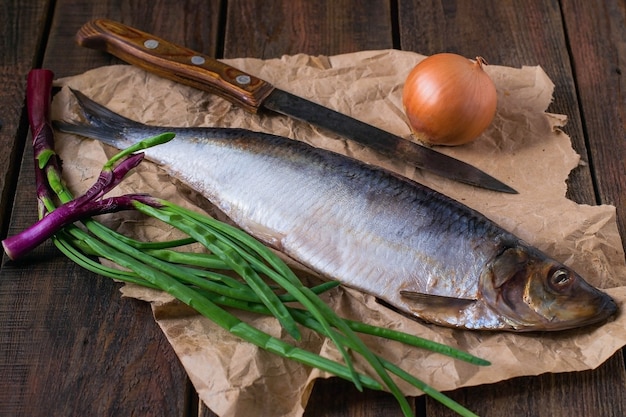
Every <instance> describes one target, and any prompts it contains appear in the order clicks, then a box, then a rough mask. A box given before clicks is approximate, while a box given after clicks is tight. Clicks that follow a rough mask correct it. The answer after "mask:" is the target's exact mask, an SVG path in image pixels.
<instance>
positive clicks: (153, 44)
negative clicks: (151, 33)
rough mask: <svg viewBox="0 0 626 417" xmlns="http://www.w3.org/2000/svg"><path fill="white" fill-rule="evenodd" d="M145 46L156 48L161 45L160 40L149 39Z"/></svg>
mask: <svg viewBox="0 0 626 417" xmlns="http://www.w3.org/2000/svg"><path fill="white" fill-rule="evenodd" d="M143 46H145V47H146V48H148V49H156V48H157V47H158V46H159V41H157V40H156V39H148V40H147V41H145V42H144V43H143Z"/></svg>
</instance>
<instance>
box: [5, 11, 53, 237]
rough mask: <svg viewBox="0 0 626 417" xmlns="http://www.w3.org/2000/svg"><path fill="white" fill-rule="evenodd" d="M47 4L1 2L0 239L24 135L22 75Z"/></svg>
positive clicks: (32, 57)
mask: <svg viewBox="0 0 626 417" xmlns="http://www.w3.org/2000/svg"><path fill="white" fill-rule="evenodd" d="M24 3H27V5H28V7H24ZM48 3H49V2H48V1H47V0H29V1H27V2H24V1H18V0H5V1H4V2H3V4H2V13H0V51H2V53H0V85H2V89H1V90H0V102H1V103H2V106H0V149H2V152H0V238H2V237H3V236H5V235H6V231H7V227H8V214H9V211H10V209H11V202H12V200H13V195H12V194H13V191H14V188H15V182H16V181H17V173H18V170H17V167H18V166H19V161H20V159H21V154H22V150H23V149H24V145H23V143H22V142H21V141H20V139H22V138H23V137H24V136H25V135H26V130H25V126H26V124H25V123H24V122H25V119H24V118H23V117H24V112H23V110H24V92H25V89H26V75H27V74H28V71H29V70H30V69H31V68H32V67H33V66H34V65H35V63H36V61H37V59H38V52H39V45H40V43H41V39H42V36H43V33H44V30H45V23H46V16H47V15H46V10H47V8H48Z"/></svg>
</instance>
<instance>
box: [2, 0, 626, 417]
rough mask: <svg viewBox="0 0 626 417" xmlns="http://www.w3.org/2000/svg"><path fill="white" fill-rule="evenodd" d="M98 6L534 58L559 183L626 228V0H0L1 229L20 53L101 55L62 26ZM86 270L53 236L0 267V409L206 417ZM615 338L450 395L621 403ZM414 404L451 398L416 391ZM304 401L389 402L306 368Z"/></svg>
mask: <svg viewBox="0 0 626 417" xmlns="http://www.w3.org/2000/svg"><path fill="white" fill-rule="evenodd" d="M96 17H107V18H109V19H112V20H117V21H121V22H123V23H125V24H128V25H131V26H135V27H137V28H140V29H143V30H145V31H148V32H152V33H156V34H159V35H160V36H162V37H164V38H168V39H170V40H172V41H174V42H177V43H180V44H184V45H186V46H188V47H190V48H192V49H195V50H198V51H202V52H204V53H207V54H210V55H213V56H216V57H225V58H233V57H259V58H273V57H278V56H280V55H282V54H294V53H300V52H302V53H307V54H312V55H317V54H323V55H332V54H339V53H347V52H354V51H359V50H366V49H385V48H397V49H404V50H410V51H416V52H419V53H422V54H426V55H428V54H433V53H437V52H442V51H450V52H456V53H459V54H462V55H465V56H467V57H474V56H477V55H482V56H485V57H486V58H487V59H488V60H489V61H490V62H491V63H493V64H498V65H506V66H513V67H518V66H522V65H541V66H542V67H543V68H544V69H545V71H546V72H547V73H548V75H549V76H550V77H551V79H552V80H553V81H554V82H555V84H556V88H555V93H554V102H553V103H552V105H551V106H550V108H549V111H551V112H554V113H562V114H566V115H567V116H568V117H569V122H568V124H567V126H566V127H565V130H566V131H567V133H568V134H569V135H570V136H571V138H572V141H573V144H574V148H575V149H576V150H577V151H578V152H579V153H580V154H581V155H582V159H583V160H584V161H585V162H587V163H586V164H584V165H583V166H581V167H579V168H577V169H576V170H574V172H573V173H572V176H571V178H570V180H569V186H570V188H569V196H570V198H572V199H573V200H575V201H577V202H581V203H588V204H592V205H593V204H601V203H607V204H613V205H615V206H617V216H618V223H619V228H620V232H621V234H622V236H626V175H624V171H625V169H626V162H625V161H626V124H625V123H626V97H624V95H623V94H624V93H623V86H624V84H625V83H626V76H625V75H623V74H622V71H623V68H626V24H625V21H626V2H623V1H618V0H606V1H589V0H561V1H557V0H546V1H524V2H522V1H513V0H510V1H505V0H483V1H459V2H457V1H426V0H392V1H389V0H370V1H349V0H315V1H298V0H230V1H220V0H152V1H147V0H133V1H113V0H98V1H90V0H56V1H45V0H3V7H2V12H1V14H0V23H1V25H0V31H1V32H0V33H1V34H0V45H1V47H0V62H1V69H0V77H1V81H2V82H1V84H0V85H1V86H2V91H0V103H1V104H0V123H1V124H2V127H1V128H0V146H1V148H2V150H3V151H2V152H1V153H0V224H1V228H0V237H2V238H4V237H6V236H7V233H8V234H13V233H16V232H18V231H20V230H21V229H23V228H24V227H26V226H27V225H29V224H31V223H32V222H34V221H35V220H36V204H35V199H34V196H35V190H34V175H33V169H32V163H31V158H32V157H31V150H30V147H29V144H28V142H29V141H30V137H29V135H28V126H27V123H26V116H25V107H24V97H25V84H26V83H25V78H26V74H27V73H28V71H29V70H30V69H31V68H35V67H44V68H48V69H51V70H53V71H54V72H55V74H56V76H57V77H63V76H69V75H74V74H78V73H81V72H83V71H85V70H88V69H91V68H95V67H98V66H102V65H107V64H111V63H119V61H117V60H116V59H114V58H112V57H111V56H109V55H106V54H103V53H99V52H95V51H92V50H87V49H84V48H80V47H78V46H76V45H75V43H74V40H73V37H74V34H75V33H76V31H77V30H78V28H79V27H80V26H81V25H82V24H84V23H85V22H87V21H88V20H90V19H92V18H96ZM118 288H119V287H118V285H116V284H114V283H112V282H111V281H110V280H109V279H106V278H101V277H98V276H94V275H91V274H89V273H86V272H85V271H84V270H82V269H81V268H79V267H77V266H75V265H74V264H73V263H72V262H70V261H68V260H66V259H65V258H64V257H63V256H62V255H60V254H59V252H58V251H57V250H56V249H55V248H54V247H53V246H52V245H50V244H45V245H43V246H42V247H39V248H38V249H37V250H35V251H34V252H33V253H32V254H31V255H29V256H28V257H27V258H26V259H25V260H23V261H20V262H10V261H8V259H7V258H6V256H5V257H4V258H3V260H2V269H1V270H0V415H1V416H29V417H34V416H47V417H48V416H131V415H137V416H168V417H175V416H196V415H201V416H214V414H212V412H211V411H210V410H208V409H206V407H204V406H202V405H201V404H199V403H198V400H197V397H196V395H195V393H194V390H193V387H192V386H191V384H190V383H189V381H188V379H187V377H186V375H185V372H184V370H183V369H182V367H181V365H180V364H179V362H178V360H177V358H176V356H175V355H174V353H173V351H172V349H171V347H170V346H169V344H168V342H167V341H166V340H165V338H164V337H163V335H162V334H161V332H160V330H159V328H158V327H157V325H156V324H155V322H154V320H153V318H152V316H151V313H150V308H149V306H148V305H147V304H146V303H143V302H140V301H137V300H134V299H123V298H121V297H120V294H119V292H118ZM625 388H626V370H625V368H624V359H623V352H618V353H617V354H615V355H614V356H613V357H612V358H611V359H610V360H608V361H607V362H606V363H605V364H603V365H602V366H600V368H599V369H597V370H593V371H587V372H580V373H571V374H557V375H554V374H550V375H544V376H539V377H525V378H517V379H514V380H511V381H506V382H502V383H498V384H494V385H488V386H480V387H474V388H468V389H460V390H457V391H455V392H452V393H450V395H451V396H452V397H453V398H455V399H457V400H458V401H460V402H461V403H462V404H464V405H466V406H468V407H469V408H470V409H472V410H474V411H476V412H477V413H478V414H480V415H482V416H616V417H618V416H619V417H623V416H624V415H626V389H625ZM412 401H413V402H414V404H415V414H416V416H429V417H431V416H448V415H453V413H451V412H450V411H448V410H447V409H445V408H443V407H442V406H440V405H439V404H437V403H436V402H434V401H431V400H429V399H424V398H422V397H420V398H416V399H412ZM306 415H307V416H311V417H313V416H316V417H320V416H344V417H357V416H358V417H370V416H399V415H400V413H399V410H398V408H397V406H396V404H395V402H394V400H393V399H392V398H391V397H390V396H389V395H387V394H384V393H374V392H369V391H368V392H365V393H358V392H357V391H356V390H355V389H353V388H352V387H351V386H350V384H349V383H347V382H343V381H340V380H337V379H332V380H329V381H323V382H320V383H318V384H317V385H316V387H315V390H314V392H313V396H312V399H311V401H310V405H309V407H308V408H307V412H306Z"/></svg>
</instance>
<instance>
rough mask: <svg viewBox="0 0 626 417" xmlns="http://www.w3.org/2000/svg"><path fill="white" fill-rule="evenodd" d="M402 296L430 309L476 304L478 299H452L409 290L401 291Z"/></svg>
mask: <svg viewBox="0 0 626 417" xmlns="http://www.w3.org/2000/svg"><path fill="white" fill-rule="evenodd" d="M400 295H401V296H402V297H405V298H408V299H410V300H412V301H415V302H417V303H419V304H422V305H424V306H428V307H451V306H453V305H467V304H472V303H475V302H476V299H473V298H459V297H450V296H447V295H435V294H426V293H422V292H417V291H408V290H400Z"/></svg>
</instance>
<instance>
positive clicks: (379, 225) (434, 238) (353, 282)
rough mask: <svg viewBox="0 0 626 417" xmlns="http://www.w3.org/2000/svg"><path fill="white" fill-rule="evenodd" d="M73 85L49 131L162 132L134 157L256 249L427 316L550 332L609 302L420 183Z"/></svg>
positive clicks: (128, 137)
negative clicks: (103, 98) (208, 206)
mask: <svg viewBox="0 0 626 417" xmlns="http://www.w3.org/2000/svg"><path fill="white" fill-rule="evenodd" d="M72 93H73V94H74V96H75V97H76V99H77V102H78V107H79V114H82V117H80V119H81V120H80V121H54V126H55V128H57V129H58V130H60V131H62V132H66V133H71V134H75V135H79V136H82V137H86V138H92V139H96V140H99V141H101V142H103V143H105V144H107V145H110V146H112V147H115V148H118V149H124V148H126V147H128V146H130V145H132V144H134V143H136V142H138V141H140V140H142V139H145V138H147V137H150V136H154V135H157V134H160V133H164V132H172V133H174V134H175V135H176V136H175V138H174V139H173V140H172V141H170V142H168V143H166V144H163V145H159V146H156V147H153V148H149V149H147V150H145V154H146V158H148V159H149V160H151V161H153V162H154V163H156V164H158V165H159V166H160V167H161V168H162V169H164V170H165V171H166V172H167V173H168V174H169V175H171V176H172V177H175V178H177V179H178V180H180V181H181V182H182V183H183V184H185V185H187V186H189V187H191V188H192V189H194V190H196V191H197V192H199V193H200V194H201V195H202V196H204V197H205V198H206V199H207V200H208V201H209V202H211V203H212V204H213V205H215V206H216V207H217V208H218V209H219V210H221V211H222V212H223V213H225V214H226V215H227V216H228V217H229V218H230V219H231V220H232V221H233V222H234V223H235V224H237V225H238V227H240V228H241V229H243V230H245V231H246V232H248V233H249V234H251V235H252V236H254V237H255V238H257V239H259V240H260V241H262V242H263V243H264V244H266V245H267V246H269V247H272V248H275V249H277V250H278V251H281V252H283V253H284V254H285V255H287V256H288V257H290V258H292V259H294V260H296V261H297V262H299V263H301V264H303V265H305V266H306V267H308V268H310V269H311V270H313V271H315V272H317V273H318V274H320V275H321V276H322V277H324V278H325V279H329V280H337V281H339V282H340V283H341V284H342V285H344V286H347V287H351V288H354V289H357V290H359V291H362V292H364V293H367V294H370V295H372V296H374V297H376V299H378V300H380V301H381V304H382V305H385V306H389V307H390V308H393V309H394V310H396V311H398V312H399V313H402V314H405V315H408V316H410V317H413V318H415V319H417V320H421V321H422V322H425V323H426V324H429V323H430V324H434V325H440V326H446V327H451V328H456V329H467V330H485V331H511V332H528V331H558V330H566V329H572V328H577V327H582V326H587V325H591V324H596V323H600V322H603V321H606V320H608V319H609V318H610V317H611V316H613V315H614V314H615V313H616V312H617V310H618V306H617V304H616V303H615V301H614V300H613V299H612V298H611V297H610V296H609V295H608V294H606V293H605V292H603V291H601V290H599V289H597V288H595V287H594V286H592V285H590V284H589V283H588V282H587V281H585V279H583V278H582V277H581V276H580V275H579V274H578V273H576V272H575V271H574V270H572V269H571V268H569V267H567V266H566V265H564V264H562V263H560V262H558V261H556V260H554V259H552V258H550V257H549V256H548V255H547V254H545V253H544V252H542V251H540V250H539V249H537V248H535V247H533V246H532V245H530V244H528V243H526V242H524V241H523V240H522V239H520V238H518V237H516V236H515V235H513V234H512V233H510V232H508V231H506V230H505V229H503V228H502V227H500V226H498V225H497V224H496V223H495V222H493V221H491V220H490V219H488V218H487V217H486V216H484V215H482V214H481V213H479V212H478V211H476V210H474V209H472V208H469V207H467V206H466V205H464V204H462V203H460V202H459V201H457V200H454V199H452V198H450V197H448V196H445V195H444V194H442V193H440V192H438V191H435V190H433V189H431V188H429V187H427V186H425V185H423V184H420V183H419V182H416V181H413V180H411V179H408V178H405V177H402V176H400V175H397V174H395V173H393V172H390V171H388V170H385V169H382V168H379V167H375V166H372V165H370V164H366V163H363V162H361V161H358V160H356V159H353V158H350V157H347V156H344V155H341V154H338V153H334V152H331V151H328V150H324V149H320V148H316V147H313V146H311V145H308V144H306V143H304V142H302V141H298V140H295V139H290V138H286V137H281V136H277V135H273V134H269V133H262V132H255V131H251V130H246V129H239V128H225V127H171V126H150V125H145V124H142V123H140V122H137V121H134V120H131V119H129V118H127V117H125V116H122V115H120V114H118V113H115V112H113V111H111V110H109V109H108V108H106V107H104V106H102V105H100V104H98V103H96V102H95V101H93V100H91V99H90V98H88V97H87V96H86V95H84V94H82V93H81V92H80V91H77V90H72Z"/></svg>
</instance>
